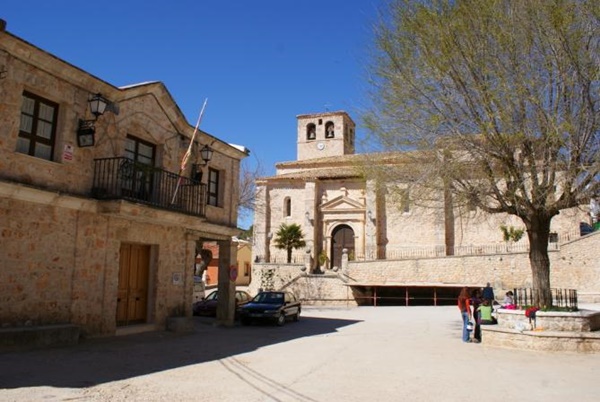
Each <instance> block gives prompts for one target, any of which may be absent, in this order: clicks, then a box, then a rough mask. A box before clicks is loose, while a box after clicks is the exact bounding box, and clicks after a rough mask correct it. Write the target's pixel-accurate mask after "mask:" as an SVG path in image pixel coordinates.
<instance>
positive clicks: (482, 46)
mask: <svg viewBox="0 0 600 402" xmlns="http://www.w3.org/2000/svg"><path fill="white" fill-rule="evenodd" d="M599 33H600V2H599V1H597V0H581V1H578V0H431V1H425V2H424V1H417V0H414V1H411V0H393V1H391V2H390V4H389V9H386V11H385V13H384V14H382V19H381V21H380V22H379V23H378V24H377V27H376V39H375V43H376V49H375V52H374V54H373V62H372V64H371V65H370V71H371V72H372V84H373V86H372V88H373V91H372V95H373V96H372V99H373V103H372V105H373V106H372V108H371V109H370V110H369V111H367V112H366V113H365V116H364V121H365V124H366V125H367V127H368V128H369V132H370V133H371V134H372V136H373V137H372V138H371V139H375V140H376V141H377V142H378V144H379V145H381V146H383V147H385V148H386V149H396V150H403V151H412V152H407V155H412V157H414V158H415V160H413V161H412V163H411V164H412V165H413V166H418V168H415V169H413V170H412V178H411V180H412V183H413V187H414V188H412V189H411V197H416V196H417V194H419V196H420V197H422V199H425V200H427V199H432V194H444V197H443V198H444V199H445V200H451V202H452V203H453V204H460V203H463V204H467V203H468V204H470V205H473V206H475V207H478V208H480V209H481V210H483V211H485V212H488V213H506V214H510V215H514V216H517V217H519V218H520V219H521V220H522V221H523V223H524V224H525V228H526V230H527V236H528V239H529V244H530V252H529V259H530V264H531V269H532V278H533V286H534V288H536V289H537V290H538V291H540V300H539V303H540V305H543V306H550V305H551V302H552V297H551V294H550V261H549V258H548V238H549V233H550V223H551V220H552V218H553V217H554V216H556V215H557V214H558V213H559V211H561V210H563V209H567V208H572V207H576V206H579V205H582V204H585V203H588V202H589V199H590V197H592V196H594V195H595V194H597V193H598V189H599V182H598V177H599V173H600V158H599V153H598V150H599V146H600V134H599V127H600V102H599V101H600V81H599V79H600V67H599V66H600V64H599V59H598V57H599V55H600V43H599V42H600V35H599ZM414 162H418V164H417V165H415V164H414ZM388 177H394V175H393V174H389V173H388ZM432 190H433V191H432ZM419 191H420V193H418V192H419Z"/></svg>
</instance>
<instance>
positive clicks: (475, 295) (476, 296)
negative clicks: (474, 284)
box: [471, 288, 485, 343]
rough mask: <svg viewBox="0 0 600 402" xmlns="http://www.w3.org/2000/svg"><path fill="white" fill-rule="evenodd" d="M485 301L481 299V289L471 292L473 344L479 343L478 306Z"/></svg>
mask: <svg viewBox="0 0 600 402" xmlns="http://www.w3.org/2000/svg"><path fill="white" fill-rule="evenodd" d="M484 301H485V300H483V299H482V297H481V289H480V288H477V289H473V291H472V292H471V306H472V307H473V342H476V343H479V342H481V326H480V325H481V323H480V321H481V320H480V318H481V317H480V313H479V306H480V305H481V303H482V302H484Z"/></svg>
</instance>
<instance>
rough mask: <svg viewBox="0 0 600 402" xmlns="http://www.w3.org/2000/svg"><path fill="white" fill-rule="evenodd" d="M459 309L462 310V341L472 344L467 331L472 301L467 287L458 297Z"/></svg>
mask: <svg viewBox="0 0 600 402" xmlns="http://www.w3.org/2000/svg"><path fill="white" fill-rule="evenodd" d="M458 309H459V310H460V314H461V316H462V320H463V331H462V340H463V342H471V338H470V335H469V330H468V329H467V324H468V323H469V321H470V320H471V301H470V297H469V288H467V287H466V286H465V287H464V288H462V290H461V291H460V294H459V295H458Z"/></svg>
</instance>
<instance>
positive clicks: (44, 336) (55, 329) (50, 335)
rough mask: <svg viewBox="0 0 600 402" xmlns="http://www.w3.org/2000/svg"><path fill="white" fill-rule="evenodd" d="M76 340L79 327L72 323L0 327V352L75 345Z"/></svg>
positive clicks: (77, 339) (77, 340)
mask: <svg viewBox="0 0 600 402" xmlns="http://www.w3.org/2000/svg"><path fill="white" fill-rule="evenodd" d="M78 342H79V327H78V326H77V325H73V324H54V325H40V326H31V327H9V328H1V329H0V352H6V351H16V350H27V349H35V348H43V347H50V346H68V345H76V344H77V343H78Z"/></svg>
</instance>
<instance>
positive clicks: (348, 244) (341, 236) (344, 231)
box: [330, 225, 354, 268]
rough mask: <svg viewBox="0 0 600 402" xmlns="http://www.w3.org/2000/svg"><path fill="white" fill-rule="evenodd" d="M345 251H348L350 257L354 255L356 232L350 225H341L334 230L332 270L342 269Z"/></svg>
mask: <svg viewBox="0 0 600 402" xmlns="http://www.w3.org/2000/svg"><path fill="white" fill-rule="evenodd" d="M343 249H347V250H348V256H351V255H354V230H352V228H351V227H350V226H348V225H340V226H338V227H336V228H335V229H334V230H333V233H332V241H331V267H330V268H333V267H338V268H341V266H342V250H343Z"/></svg>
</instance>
